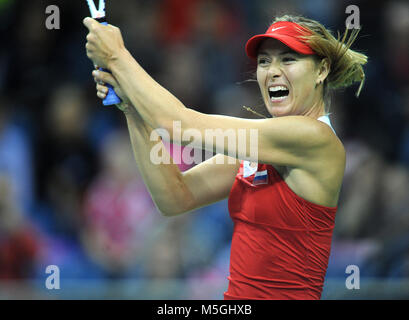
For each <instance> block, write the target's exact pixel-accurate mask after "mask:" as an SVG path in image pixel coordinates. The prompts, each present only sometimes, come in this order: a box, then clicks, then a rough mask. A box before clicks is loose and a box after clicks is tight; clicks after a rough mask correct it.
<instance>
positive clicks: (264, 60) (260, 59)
mask: <svg viewBox="0 0 409 320" xmlns="http://www.w3.org/2000/svg"><path fill="white" fill-rule="evenodd" d="M266 63H268V60H267V58H265V57H260V58H259V59H258V64H260V65H263V64H266Z"/></svg>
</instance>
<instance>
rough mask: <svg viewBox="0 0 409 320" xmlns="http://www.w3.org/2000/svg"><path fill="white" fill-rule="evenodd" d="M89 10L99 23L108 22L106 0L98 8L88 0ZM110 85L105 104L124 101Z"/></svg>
mask: <svg viewBox="0 0 409 320" xmlns="http://www.w3.org/2000/svg"><path fill="white" fill-rule="evenodd" d="M87 3H88V7H89V11H90V13H91V17H92V18H93V19H95V20H97V21H98V22H99V23H101V24H103V25H107V24H108V22H107V21H106V18H105V0H99V5H98V10H97V8H96V7H95V3H94V1H93V0H87ZM99 70H102V71H106V72H110V71H109V70H106V69H103V68H99ZM105 85H106V86H107V87H108V93H107V96H106V97H105V99H104V100H103V101H102V103H103V105H104V106H111V105H113V104H119V103H121V102H122V100H121V98H119V97H118V96H117V94H116V93H115V90H114V88H113V87H112V86H111V85H110V84H108V83H106V84H105Z"/></svg>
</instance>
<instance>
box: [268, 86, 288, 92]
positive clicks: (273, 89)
mask: <svg viewBox="0 0 409 320" xmlns="http://www.w3.org/2000/svg"><path fill="white" fill-rule="evenodd" d="M279 90H288V89H287V88H286V87H284V86H275V87H270V88H268V91H271V92H275V91H279Z"/></svg>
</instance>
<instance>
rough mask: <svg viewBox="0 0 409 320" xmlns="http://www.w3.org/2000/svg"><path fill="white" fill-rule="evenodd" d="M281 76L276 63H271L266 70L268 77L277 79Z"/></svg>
mask: <svg viewBox="0 0 409 320" xmlns="http://www.w3.org/2000/svg"><path fill="white" fill-rule="evenodd" d="M281 75H282V70H281V68H280V66H279V64H278V63H271V64H270V67H269V68H268V76H269V77H270V78H279V77H281Z"/></svg>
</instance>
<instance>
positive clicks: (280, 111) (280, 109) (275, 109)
mask: <svg viewBox="0 0 409 320" xmlns="http://www.w3.org/2000/svg"><path fill="white" fill-rule="evenodd" d="M267 109H268V112H269V113H270V114H271V115H272V116H273V117H284V116H289V115H291V107H290V106H288V105H284V106H272V105H271V104H270V105H269V106H268V108H267Z"/></svg>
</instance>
